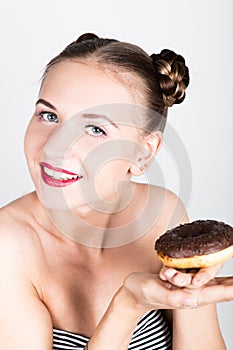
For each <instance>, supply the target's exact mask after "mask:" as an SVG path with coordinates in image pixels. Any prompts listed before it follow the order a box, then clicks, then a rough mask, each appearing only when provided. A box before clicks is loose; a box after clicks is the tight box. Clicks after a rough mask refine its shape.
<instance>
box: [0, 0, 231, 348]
mask: <svg viewBox="0 0 233 350" xmlns="http://www.w3.org/2000/svg"><path fill="white" fill-rule="evenodd" d="M232 13H233V3H232V1H231V0H222V1H219V0H215V1H214V0H212V1H211V0H205V1H202V0H190V1H186V0H176V1H174V0H166V1H155V0H154V1H153V0H145V1H141V2H136V1H126V0H124V1H123V0H118V1H107V0H106V1H104V0H101V1H78V0H76V1H75V0H67V1H60V2H59V1H55V0H51V1H45V0H40V1H37V2H35V1H29V0H21V1H10V0H8V1H5V2H3V1H2V2H1V4H0V38H1V40H0V43H1V70H0V72H1V73H0V77H1V80H0V81H1V83H0V88H1V95H0V96H1V97H0V101H1V102H0V103H1V124H0V144H1V147H0V152H1V153H0V157H1V171H0V205H4V204H5V203H7V202H8V201H10V200H12V199H14V198H16V197H18V196H20V195H23V194H24V193H26V192H28V191H31V190H32V189H33V186H32V183H31V180H30V177H29V175H28V172H27V167H26V163H25V160H24V155H23V135H24V132H25V128H26V125H27V123H28V120H29V118H30V116H31V114H32V113H33V109H34V103H35V100H36V97H37V92H38V87H39V80H40V77H41V74H42V70H43V68H44V66H45V65H46V63H47V62H48V61H49V60H50V59H51V58H52V57H53V56H54V55H56V54H57V53H59V52H60V51H61V50H62V49H63V48H64V46H65V45H66V44H68V43H69V42H71V41H73V40H75V39H76V38H77V37H78V36H79V35H80V34H82V33H84V32H94V33H96V34H98V35H100V36H103V37H113V38H117V39H120V40H123V41H129V42H132V43H135V44H138V45H139V46H141V47H142V48H144V49H145V50H146V51H147V52H148V53H150V54H151V53H153V52H159V51H160V50H161V49H163V48H171V49H174V50H175V51H177V52H179V53H181V54H183V55H184V57H185V58H186V61H187V64H188V66H189V67H190V75H191V84H190V87H189V89H188V91H187V99H186V101H185V102H184V104H182V105H180V106H175V107H174V108H173V109H171V111H170V114H169V123H170V125H172V126H173V128H174V129H175V130H176V132H177V133H178V135H179V137H180V139H181V140H182V141H183V143H184V145H185V148H186V150H187V152H188V155H189V159H190V161H191V165H192V171H193V181H192V197H191V199H190V201H189V202H188V203H186V204H187V209H188V212H189V216H190V219H191V220H195V219H198V218H214V219H218V220H222V221H225V222H226V223H229V224H231V225H233V211H232V199H233V186H232V181H231V179H232V168H233V167H232V148H233V147H232V146H233V144H232V143H233V142H232V135H231V134H232V130H233V129H232V92H233V90H232V78H233V74H232V73H233V68H232V66H233V64H232V62H233V48H232V42H233V24H232V23H233V18H232V17H233V15H232ZM174 152H175V150H174ZM159 157H160V158H159V159H160V160H162V159H163V158H164V159H165V160H166V155H165V154H164V155H163V153H161V154H160V156H159ZM168 168H169V166H168ZM184 169H185V166H184ZM165 180H166V186H167V187H169V188H171V189H173V190H175V191H176V184H175V183H174V181H173V179H172V176H171V175H170V176H169V174H168V175H166V174H165ZM232 268H233V262H232V261H229V262H228V263H227V264H226V266H225V267H224V269H223V271H222V274H232ZM219 317H220V322H221V326H222V331H223V334H224V337H225V340H226V342H227V346H228V347H227V348H228V349H233V336H232V324H233V303H232V302H231V303H225V304H224V303H223V304H221V305H219ZM204 326H205V325H203V327H204Z"/></svg>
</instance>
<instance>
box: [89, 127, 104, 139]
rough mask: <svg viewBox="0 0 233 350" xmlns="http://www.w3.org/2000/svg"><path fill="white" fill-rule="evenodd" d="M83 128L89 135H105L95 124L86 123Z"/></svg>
mask: <svg viewBox="0 0 233 350" xmlns="http://www.w3.org/2000/svg"><path fill="white" fill-rule="evenodd" d="M85 129H86V132H87V133H88V134H89V135H91V136H94V137H98V136H103V135H104V136H106V135H107V134H106V132H105V131H104V130H103V129H101V128H100V127H99V126H96V125H87V126H86V127H85Z"/></svg>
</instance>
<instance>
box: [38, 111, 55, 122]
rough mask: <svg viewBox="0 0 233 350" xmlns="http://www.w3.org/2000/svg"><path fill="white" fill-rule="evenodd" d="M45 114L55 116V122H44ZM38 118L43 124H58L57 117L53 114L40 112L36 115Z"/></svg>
mask: <svg viewBox="0 0 233 350" xmlns="http://www.w3.org/2000/svg"><path fill="white" fill-rule="evenodd" d="M46 114H50V115H53V116H55V117H56V121H51V120H50V121H49V120H45V119H44V116H45V115H46ZM38 118H39V119H40V120H41V121H44V122H45V123H53V124H57V123H58V117H57V115H56V114H55V113H53V112H48V111H42V112H40V113H38Z"/></svg>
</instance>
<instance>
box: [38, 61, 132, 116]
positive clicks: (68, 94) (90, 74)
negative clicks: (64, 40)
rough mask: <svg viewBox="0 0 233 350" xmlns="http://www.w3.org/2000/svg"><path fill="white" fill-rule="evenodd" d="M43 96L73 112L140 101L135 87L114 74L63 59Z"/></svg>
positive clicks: (50, 74)
mask: <svg viewBox="0 0 233 350" xmlns="http://www.w3.org/2000/svg"><path fill="white" fill-rule="evenodd" d="M39 98H42V99H45V100H46V101H48V102H50V103H51V104H52V105H54V106H55V107H56V109H58V110H60V111H62V112H64V113H66V114H69V115H74V114H76V113H78V112H80V111H82V110H86V109H88V108H92V107H94V106H98V105H104V104H115V103H122V104H136V100H135V96H134V94H133V92H132V91H131V89H130V88H129V87H127V86H125V84H123V83H121V82H120V81H118V80H117V79H116V78H115V75H114V73H111V72H110V71H105V70H103V69H101V68H99V67H97V66H95V65H91V64H90V63H89V64H84V63H80V62H73V61H64V62H60V63H58V64H56V65H55V66H54V67H52V68H51V69H50V70H49V72H48V73H47V74H46V77H45V79H44V81H43V84H42V86H41V89H40V93H39Z"/></svg>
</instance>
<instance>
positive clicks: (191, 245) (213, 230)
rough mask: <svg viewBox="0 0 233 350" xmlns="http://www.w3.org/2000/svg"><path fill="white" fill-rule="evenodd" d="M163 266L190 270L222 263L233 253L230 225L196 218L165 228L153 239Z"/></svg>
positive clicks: (232, 237)
mask: <svg viewBox="0 0 233 350" xmlns="http://www.w3.org/2000/svg"><path fill="white" fill-rule="evenodd" d="M155 250H156V251H157V255H158V258H159V259H160V260H161V261H162V262H163V264H164V265H165V266H168V267H173V268H178V269H192V268H201V267H206V266H212V265H216V264H219V263H223V262H224V261H226V260H228V259H229V258H230V257H232V256H233V228H232V227H231V226H230V225H227V224H225V223H223V222H220V221H216V220H197V221H193V222H191V223H188V224H184V225H180V226H177V227H175V228H174V229H171V230H168V231H167V232H166V233H165V234H163V235H162V236H160V238H159V239H157V241H156V242H155Z"/></svg>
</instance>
